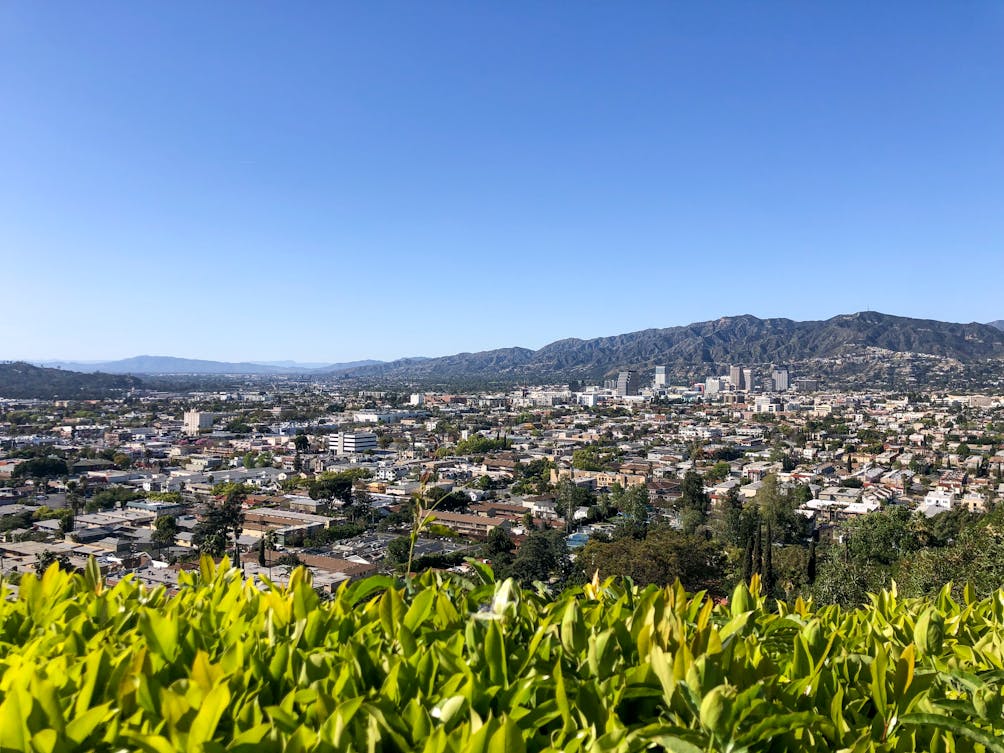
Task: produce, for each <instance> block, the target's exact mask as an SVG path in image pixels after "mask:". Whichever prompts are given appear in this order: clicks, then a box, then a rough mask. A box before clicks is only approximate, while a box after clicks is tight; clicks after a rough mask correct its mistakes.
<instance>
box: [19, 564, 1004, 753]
mask: <svg viewBox="0 0 1004 753" xmlns="http://www.w3.org/2000/svg"><path fill="white" fill-rule="evenodd" d="M476 574H477V575H478V582H476V583H471V582H467V581H464V580H462V579H457V578H446V577H443V576H441V575H436V574H432V573H427V574H424V575H423V576H421V577H420V578H418V579H416V580H414V581H410V582H408V583H406V584H404V586H402V585H401V584H400V583H399V582H397V581H394V580H393V579H390V578H387V577H374V578H370V579H367V580H363V581H359V582H357V583H353V584H351V585H346V586H343V587H342V588H340V589H339V590H338V592H337V593H336V594H335V596H334V598H333V599H332V600H330V601H327V602H323V603H322V602H321V600H320V599H319V597H318V595H317V594H316V593H315V591H314V589H313V588H312V586H311V583H310V579H309V575H308V573H307V571H305V570H303V569H298V570H296V571H295V572H294V574H293V576H292V578H291V582H290V585H289V587H288V588H278V587H275V586H273V585H271V584H269V583H268V582H267V581H262V582H261V583H258V584H256V583H254V582H251V581H244V580H242V578H241V576H240V573H239V572H238V571H236V570H233V569H230V568H229V566H228V563H227V561H226V560H224V561H223V565H222V566H221V567H216V566H214V565H213V564H212V562H211V561H210V560H207V559H204V560H203V561H202V565H201V570H200V572H198V573H194V574H182V575H181V582H180V590H179V592H178V593H177V594H176V595H173V596H171V595H168V593H167V591H166V590H165V589H164V588H163V587H159V588H155V589H147V588H144V587H142V586H140V585H138V584H137V583H136V582H135V581H134V580H132V579H131V578H126V579H124V580H123V581H121V582H120V583H118V584H117V585H115V586H113V587H110V588H109V587H106V586H105V585H103V584H102V582H101V580H100V578H99V576H98V573H97V567H96V565H95V564H94V563H93V562H92V563H91V564H90V565H89V566H88V568H87V570H86V572H85V573H83V574H76V575H70V574H68V573H65V572H62V571H61V570H59V569H58V567H56V566H53V567H50V568H49V569H48V570H46V572H45V573H44V575H43V576H42V577H41V578H36V577H35V576H33V575H31V574H28V575H25V576H24V577H23V579H22V581H21V584H20V591H19V594H18V597H17V598H16V599H14V600H10V601H7V600H4V601H2V602H0V748H2V749H3V750H24V751H29V750H31V751H52V752H68V751H76V750H81V751H82V750H101V751H117V750H122V749H128V750H140V751H147V752H148V753H166V752H167V751H174V750H186V751H223V750H231V751H246V752H247V753H251V752H252V751H294V750H295V751H360V753H361V752H362V751H421V752H422V753H443V752H445V751H456V752H457V753H460V752H461V751H470V752H472V753H473V752H475V751H479V752H488V753H494V752H495V751H498V752H499V753H520V752H521V751H555V750H567V751H582V752H583V753H585V751H621V752H624V753H627V752H628V751H644V750H653V749H655V750H672V751H686V752H687V753H695V752H696V751H702V750H706V751H710V750H716V751H717V750H721V751H736V752H737V753H738V751H742V750H750V751H787V750H799V751H801V750H807V751H832V750H839V749H846V750H883V751H885V750H887V751H893V750H896V751H902V750H924V751H947V750H959V751H961V750H995V751H999V750H1002V749H1004V746H1002V744H1001V742H1000V739H1001V738H999V737H997V736H998V735H1000V734H1001V733H1002V732H1004V721H1002V718H1001V705H1002V704H1001V701H1002V696H1001V685H1002V682H1004V672H1002V668H1004V640H1002V639H1004V632H1002V629H1001V626H1002V620H1004V591H1002V592H999V593H996V594H994V596H993V597H992V598H989V599H987V600H984V601H977V600H975V598H973V596H972V592H971V590H970V591H968V592H967V593H966V597H965V599H964V603H961V604H960V603H956V602H955V601H953V600H952V599H951V597H950V591H949V590H948V589H946V590H944V591H943V592H942V593H941V594H940V595H939V596H938V598H937V599H936V600H928V601H924V600H909V599H899V598H898V597H897V595H896V593H895V591H894V590H893V591H890V592H883V593H880V594H879V595H877V596H875V597H874V598H873V600H872V603H871V604H870V605H869V606H868V607H866V608H861V609H856V610H850V611H846V610H842V609H841V608H839V607H835V606H834V607H826V608H823V609H819V610H815V609H813V608H812V606H811V604H807V603H805V602H802V601H796V602H795V603H794V604H791V605H789V604H784V603H775V604H773V605H771V604H768V603H766V602H765V600H764V599H763V598H762V597H760V596H759V583H758V581H757V580H756V579H754V582H753V584H752V593H751V592H750V590H749V589H747V588H746V587H745V586H740V587H739V588H738V589H737V590H736V592H735V593H734V594H733V596H732V598H731V600H730V602H731V603H730V604H724V603H720V604H715V603H714V602H713V601H712V600H710V599H709V598H707V597H706V596H705V595H704V594H703V593H698V594H696V595H690V594H687V593H686V592H685V591H684V590H683V589H682V587H680V586H678V585H677V586H670V587H666V588H657V587H655V586H649V587H646V588H644V589H639V588H637V587H633V586H631V585H630V584H625V583H618V582H615V581H606V582H600V581H599V580H598V579H594V581H593V582H592V583H590V584H587V585H585V586H582V587H580V588H576V589H572V590H569V591H565V592H563V593H561V594H558V595H557V596H555V597H553V598H552V597H551V596H550V595H548V593H547V592H546V590H545V589H543V588H534V589H521V588H519V587H518V586H516V585H514V583H513V582H512V581H509V580H507V581H504V582H501V583H496V582H494V579H493V577H492V575H491V572H490V571H489V570H488V569H487V568H484V567H483V566H477V570H476ZM915 641H917V643H915Z"/></svg>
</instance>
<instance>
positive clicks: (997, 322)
mask: <svg viewBox="0 0 1004 753" xmlns="http://www.w3.org/2000/svg"><path fill="white" fill-rule="evenodd" d="M987 326H988V327H996V328H997V329H1004V319H994V320H993V321H992V322H987Z"/></svg>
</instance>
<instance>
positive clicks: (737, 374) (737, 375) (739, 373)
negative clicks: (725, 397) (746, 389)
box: [729, 366, 743, 390]
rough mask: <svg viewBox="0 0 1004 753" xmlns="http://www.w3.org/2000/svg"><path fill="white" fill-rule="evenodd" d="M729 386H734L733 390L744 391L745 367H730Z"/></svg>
mask: <svg viewBox="0 0 1004 753" xmlns="http://www.w3.org/2000/svg"><path fill="white" fill-rule="evenodd" d="M729 384H731V385H732V389H734V390H741V389H743V367H742V366H730V367H729Z"/></svg>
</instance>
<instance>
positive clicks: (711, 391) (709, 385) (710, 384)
mask: <svg viewBox="0 0 1004 753" xmlns="http://www.w3.org/2000/svg"><path fill="white" fill-rule="evenodd" d="M727 385H728V381H727V380H726V379H724V378H723V377H708V378H707V379H706V380H705V381H704V394H705V395H717V394H718V393H719V392H722V391H723V390H724V389H725V387H726V386H727Z"/></svg>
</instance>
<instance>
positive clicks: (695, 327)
mask: <svg viewBox="0 0 1004 753" xmlns="http://www.w3.org/2000/svg"><path fill="white" fill-rule="evenodd" d="M867 348H881V349H884V350H889V351H895V352H901V353H923V354H930V355H936V356H943V357H948V358H953V359H957V360H959V361H961V362H964V363H968V362H971V361H975V360H980V359H986V358H991V357H1004V331H1001V330H999V329H997V328H995V327H991V326H988V325H985V324H977V323H971V324H954V323H949V322H939V321H933V320H928V319H910V318H907V317H899V316H890V315H888V314H880V313H878V312H875V311H866V312H861V313H857V314H845V315H841V316H835V317H833V318H832V319H827V320H825V321H806V322H796V321H792V320H791V319H758V318H757V317H755V316H749V315H745V316H733V317H723V318H721V319H716V320H714V321H708V322H696V323H694V324H689V325H686V326H683V327H669V328H666V329H648V330H643V331H641V332H631V333H628V334H624V335H615V336H612V337H599V338H595V339H591V340H579V339H568V340H559V341H557V342H554V343H551V344H550V345H546V346H544V347H543V348H541V349H540V350H537V351H533V350H527V349H526V348H504V349H500V350H490V351H484V352H480V353H459V354H457V355H453V356H446V357H443V358H431V359H425V360H420V361H417V360H416V359H402V360H400V361H392V362H390V363H384V364H380V365H378V366H369V367H363V368H358V369H352V370H350V371H347V372H343V373H344V375H346V376H358V377H392V378H402V379H408V378H416V379H422V378H450V377H453V378H481V379H493V378H500V377H501V378H505V379H520V378H524V377H525V378H528V379H529V378H547V377H552V376H553V377H571V378H598V377H601V376H603V375H605V374H609V373H611V372H613V371H616V370H618V369H625V368H650V367H653V366H655V365H660V364H661V365H666V366H667V367H670V369H674V370H688V369H693V368H695V367H701V368H702V369H703V370H704V371H706V372H707V373H714V371H715V370H716V369H718V368H722V367H724V366H726V365H728V364H729V363H743V364H763V363H770V362H788V361H801V360H806V359H811V358H828V357H829V358H833V357H839V356H850V355H855V354H861V353H864V352H865V350H866V349H867Z"/></svg>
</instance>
